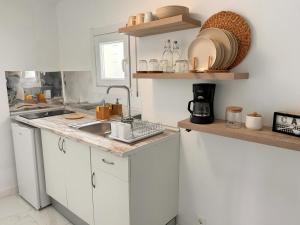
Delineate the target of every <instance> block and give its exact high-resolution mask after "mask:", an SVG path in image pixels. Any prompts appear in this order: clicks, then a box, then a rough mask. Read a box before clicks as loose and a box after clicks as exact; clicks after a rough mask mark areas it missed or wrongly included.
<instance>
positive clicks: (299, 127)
mask: <svg viewBox="0 0 300 225" xmlns="http://www.w3.org/2000/svg"><path fill="white" fill-rule="evenodd" d="M273 131H274V132H278V133H282V134H287V135H291V136H296V137H300V115H293V114H289V113H280V112H275V113H274V118H273Z"/></svg>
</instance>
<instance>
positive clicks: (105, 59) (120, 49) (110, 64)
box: [99, 41, 125, 79]
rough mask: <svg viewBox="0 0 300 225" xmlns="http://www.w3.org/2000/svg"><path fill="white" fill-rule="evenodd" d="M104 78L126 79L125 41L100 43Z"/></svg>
mask: <svg viewBox="0 0 300 225" xmlns="http://www.w3.org/2000/svg"><path fill="white" fill-rule="evenodd" d="M99 52H100V67H101V76H102V79H125V72H124V69H123V60H124V42H122V41H117V42H106V43H105V42H104V43H99Z"/></svg>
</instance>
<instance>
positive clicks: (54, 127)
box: [13, 114, 178, 157]
mask: <svg viewBox="0 0 300 225" xmlns="http://www.w3.org/2000/svg"><path fill="white" fill-rule="evenodd" d="M13 119H14V120H16V121H18V122H22V123H25V124H28V125H30V126H33V127H37V128H40V129H46V130H50V131H52V132H54V133H56V134H58V135H61V136H64V137H67V138H71V139H75V140H77V141H78V142H81V143H85V144H88V145H90V146H92V147H96V148H101V150H104V151H108V152H111V153H113V154H116V155H118V156H121V157H126V156H129V155H131V154H134V153H135V152H136V151H138V150H140V149H142V148H143V147H144V146H146V145H149V144H153V143H157V142H160V141H162V140H163V139H165V138H167V137H169V136H171V135H175V134H176V133H178V132H176V131H173V130H168V129H167V130H165V132H164V133H162V134H159V135H156V136H153V137H149V138H147V139H144V140H141V141H139V142H136V143H133V144H126V143H122V142H119V141H116V140H113V139H110V138H108V137H102V136H98V135H93V134H90V133H87V132H84V131H80V130H77V129H74V128H71V127H69V125H70V124H72V123H83V122H92V121H95V116H92V115H88V114H85V117H84V118H82V119H79V120H67V119H65V118H64V116H63V115H60V116H51V117H46V118H40V119H33V120H28V119H25V118H23V117H21V116H16V117H14V118H13Z"/></svg>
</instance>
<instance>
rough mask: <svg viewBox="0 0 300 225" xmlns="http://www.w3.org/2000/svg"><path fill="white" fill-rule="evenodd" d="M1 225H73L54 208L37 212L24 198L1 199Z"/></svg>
mask: <svg viewBox="0 0 300 225" xmlns="http://www.w3.org/2000/svg"><path fill="white" fill-rule="evenodd" d="M0 225H72V224H71V223H70V222H69V221H68V220H67V219H66V218H64V217H63V216H62V215H60V214H59V213H58V212H57V211H56V210H55V209H54V208H53V207H51V206H50V207H47V208H45V209H43V210H40V211H37V210H36V209H34V208H33V207H32V206H30V205H29V204H28V203H27V202H25V201H24V200H23V199H22V198H20V197H18V196H10V197H6V198H3V199H0Z"/></svg>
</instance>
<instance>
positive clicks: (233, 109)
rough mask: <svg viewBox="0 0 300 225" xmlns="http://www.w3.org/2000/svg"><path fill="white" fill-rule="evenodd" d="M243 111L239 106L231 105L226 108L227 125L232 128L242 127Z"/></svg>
mask: <svg viewBox="0 0 300 225" xmlns="http://www.w3.org/2000/svg"><path fill="white" fill-rule="evenodd" d="M242 111H243V108H242V107H239V106H229V107H227V108H226V115H225V118H226V126H227V127H230V128H241V127H242V119H243V118H242Z"/></svg>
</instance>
